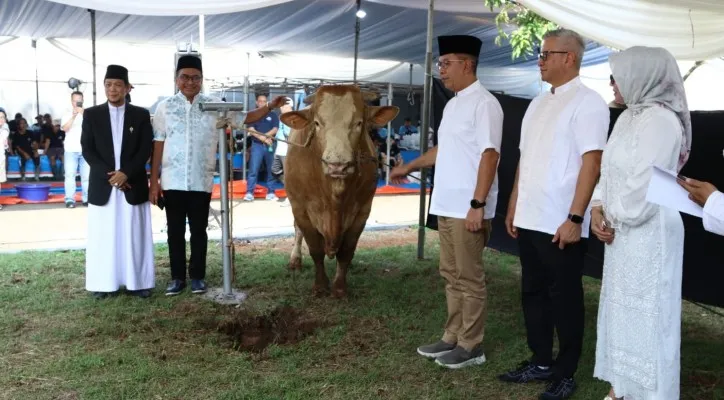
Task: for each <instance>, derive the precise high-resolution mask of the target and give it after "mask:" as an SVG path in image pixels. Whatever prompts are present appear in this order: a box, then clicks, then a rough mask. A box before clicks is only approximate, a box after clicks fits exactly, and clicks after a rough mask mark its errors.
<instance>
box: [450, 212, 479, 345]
mask: <svg viewBox="0 0 724 400" xmlns="http://www.w3.org/2000/svg"><path fill="white" fill-rule="evenodd" d="M491 229H492V227H491V220H485V221H484V222H483V229H482V230H480V231H478V232H470V231H468V230H467V229H465V220H463V219H458V218H448V217H438V233H439V235H440V275H442V277H443V278H445V281H446V285H445V295H446V298H447V322H446V323H445V334H444V335H443V337H442V340H443V341H445V342H447V343H457V344H458V345H459V346H461V347H463V348H464V349H466V350H468V351H470V350H472V349H473V348H475V347H476V346H478V345H479V344H481V343H482V342H483V335H484V333H485V317H486V315H487V307H486V305H487V304H486V303H487V289H486V287H485V270H484V269H483V249H484V248H485V246H486V245H487V244H488V240H489V239H490V231H491Z"/></svg>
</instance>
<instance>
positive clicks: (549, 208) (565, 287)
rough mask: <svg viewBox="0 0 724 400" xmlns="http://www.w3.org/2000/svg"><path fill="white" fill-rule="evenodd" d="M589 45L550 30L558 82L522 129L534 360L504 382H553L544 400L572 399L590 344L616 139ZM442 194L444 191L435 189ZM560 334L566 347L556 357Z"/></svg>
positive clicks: (520, 203) (543, 67) (519, 176)
mask: <svg viewBox="0 0 724 400" xmlns="http://www.w3.org/2000/svg"><path fill="white" fill-rule="evenodd" d="M585 46H586V44H585V41H584V40H583V38H582V37H581V36H580V35H579V34H578V33H576V32H573V31H571V30H568V29H557V30H553V31H549V32H548V33H546V35H545V38H544V40H543V48H542V51H541V52H540V55H539V60H538V66H539V68H540V71H541V76H542V79H543V80H544V81H546V82H548V83H549V84H550V85H551V90H550V91H548V92H545V93H543V94H541V95H539V96H538V97H536V98H535V99H533V101H532V102H531V103H530V105H529V106H528V110H527V111H526V113H525V116H524V117H523V124H522V127H521V133H520V146H519V147H520V161H519V163H518V169H517V172H516V175H515V182H514V183H513V190H512V193H511V195H510V200H509V203H508V212H507V215H506V218H505V225H506V229H507V231H508V234H509V235H510V236H512V237H513V238H517V239H518V246H519V248H520V264H521V267H522V276H521V286H522V290H521V291H522V304H523V317H524V319H525V328H526V333H527V341H528V347H529V348H530V350H531V352H532V358H531V359H529V360H526V361H523V362H522V363H520V365H519V366H518V367H517V368H515V369H512V370H510V371H508V372H506V373H504V374H502V375H500V376H499V377H498V378H499V379H500V380H502V381H504V382H510V383H517V384H522V383H526V382H531V381H549V383H548V385H547V387H546V389H545V392H543V393H542V394H541V396H540V399H541V400H562V399H568V398H570V397H571V396H572V395H573V393H574V391H575V390H576V382H575V379H574V375H575V373H576V370H577V369H578V361H579V359H580V357H581V351H582V348H583V333H584V313H585V308H584V303H583V263H584V257H585V253H586V249H585V244H584V243H583V242H581V238H586V237H588V232H589V223H590V219H589V214H588V212H587V209H588V208H589V203H590V201H591V195H592V194H593V189H594V187H595V186H596V180H597V179H598V176H599V169H600V165H601V152H602V150H603V148H604V146H605V145H606V140H607V137H608V126H609V123H610V116H609V109H608V106H607V105H606V102H605V101H604V100H603V98H602V97H601V96H600V95H599V94H598V93H596V92H595V91H594V90H592V89H590V88H588V87H586V86H585V85H583V83H582V82H581V79H580V77H579V73H580V68H581V62H582V59H583V53H584V50H585ZM433 193H434V192H433ZM554 332H555V333H557V335H558V343H559V346H558V348H559V350H558V354H557V356H556V359H555V360H554V359H553V339H554Z"/></svg>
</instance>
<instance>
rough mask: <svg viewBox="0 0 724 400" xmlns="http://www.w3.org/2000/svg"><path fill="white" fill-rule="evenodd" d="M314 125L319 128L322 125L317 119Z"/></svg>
mask: <svg viewBox="0 0 724 400" xmlns="http://www.w3.org/2000/svg"><path fill="white" fill-rule="evenodd" d="M314 126H316V127H317V128H319V127H320V126H322V125H320V123H319V121H314Z"/></svg>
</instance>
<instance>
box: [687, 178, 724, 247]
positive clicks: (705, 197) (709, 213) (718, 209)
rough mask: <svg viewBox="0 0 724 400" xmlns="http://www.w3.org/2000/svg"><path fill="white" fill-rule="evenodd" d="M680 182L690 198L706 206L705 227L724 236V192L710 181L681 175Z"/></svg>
mask: <svg viewBox="0 0 724 400" xmlns="http://www.w3.org/2000/svg"><path fill="white" fill-rule="evenodd" d="M678 181H679V184H680V185H681V186H682V187H683V188H684V189H686V190H687V191H688V192H689V198H690V199H691V200H692V201H693V202H695V203H696V204H698V205H700V206H702V207H704V217H703V220H702V222H703V223H704V229H706V230H707V231H708V232H711V233H714V234H717V235H722V236H724V193H722V192H721V191H719V190H718V189H717V188H716V186H714V185H712V184H711V183H709V182H702V181H697V180H696V179H691V178H686V177H679V179H678Z"/></svg>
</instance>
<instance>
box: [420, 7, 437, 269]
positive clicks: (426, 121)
mask: <svg viewBox="0 0 724 400" xmlns="http://www.w3.org/2000/svg"><path fill="white" fill-rule="evenodd" d="M434 11H435V0H430V4H429V6H428V9H427V53H426V55H425V89H424V91H423V96H424V99H423V101H422V104H423V106H422V132H420V154H425V152H426V151H427V134H428V131H429V129H430V98H431V96H430V94H431V93H432V81H431V79H432V24H433V13H434ZM426 183H427V171H426V170H425V168H422V169H420V221H419V227H418V232H417V259H418V260H423V259H424V258H425V217H426V215H427V212H426V210H427V209H426V207H425V203H426V200H427V187H426V186H427V185H426Z"/></svg>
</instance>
